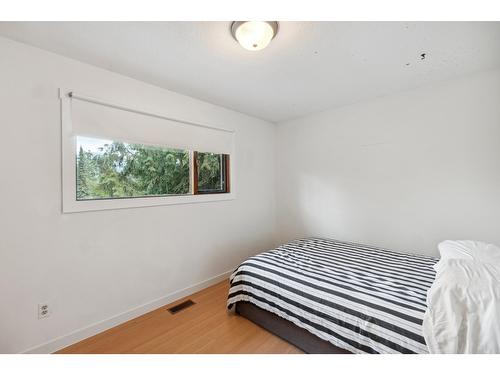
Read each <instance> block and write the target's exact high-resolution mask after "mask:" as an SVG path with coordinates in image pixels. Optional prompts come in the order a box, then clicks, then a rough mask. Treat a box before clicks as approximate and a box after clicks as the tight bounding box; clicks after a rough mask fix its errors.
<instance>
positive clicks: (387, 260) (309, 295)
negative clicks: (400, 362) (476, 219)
mask: <svg viewBox="0 0 500 375" xmlns="http://www.w3.org/2000/svg"><path fill="white" fill-rule="evenodd" d="M437 261H438V259H437V258H432V257H428V256H423V255H414V254H403V253H399V252H395V251H390V250H385V249H381V248H377V247H373V246H367V245H360V244H355V243H349V242H341V241H336V240H330V239H323V238H307V239H301V240H296V241H293V242H290V243H287V244H285V245H282V246H280V247H278V248H277V249H275V250H271V251H268V252H265V253H262V254H259V255H257V256H254V257H251V258H249V259H248V260H246V261H245V262H243V263H242V264H241V265H240V266H239V267H238V269H237V270H236V271H235V272H234V273H233V274H232V275H231V278H230V281H231V286H230V290H229V297H228V301H227V303H228V308H231V307H232V306H233V305H234V304H235V303H236V302H239V301H246V302H250V303H253V304H255V305H257V306H258V307H260V308H262V309H264V310H268V311H270V312H272V313H274V314H276V315H278V316H280V317H282V318H284V319H287V320H289V321H291V322H293V323H294V324H296V325H297V326H299V327H302V328H305V329H306V330H308V331H309V332H311V333H313V334H314V335H316V336H318V337H320V338H322V339H324V340H327V341H329V342H331V343H332V344H333V345H335V346H337V347H339V348H342V349H346V350H349V351H351V352H353V353H427V352H428V350H427V346H426V344H425V340H424V338H423V336H422V318H423V315H424V312H425V309H426V293H427V290H428V289H429V288H430V286H431V284H432V282H433V280H434V275H435V272H434V269H433V268H432V266H433V265H434V264H435V263H436V262H437Z"/></svg>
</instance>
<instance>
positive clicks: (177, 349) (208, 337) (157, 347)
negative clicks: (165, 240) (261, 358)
mask: <svg viewBox="0 0 500 375" xmlns="http://www.w3.org/2000/svg"><path fill="white" fill-rule="evenodd" d="M228 287H229V284H228V282H227V281H223V282H221V283H219V284H216V285H214V286H212V287H210V288H207V289H204V290H202V291H200V292H198V293H195V294H193V295H191V296H189V297H186V298H183V299H182V300H179V301H177V302H174V303H172V304H170V305H167V306H164V307H161V308H159V309H157V310H154V311H152V312H150V313H148V314H145V315H142V316H140V317H138V318H135V319H132V320H130V321H128V322H126V323H123V324H121V325H119V326H117V327H114V328H111V329H109V330H107V331H105V332H102V333H100V334H98V335H96V336H93V337H90V338H88V339H86V340H83V341H80V342H78V343H76V344H74V345H71V346H68V347H67V348H64V349H62V350H60V351H59V352H58V353H71V354H75V353H218V354H225V353H228V354H229V353H275V354H276V353H282V354H285V353H302V352H301V351H300V350H299V349H298V348H296V347H295V346H293V345H291V344H289V343H287V342H286V341H284V340H282V339H280V338H278V337H277V336H274V335H273V334H271V333H269V332H267V331H266V330H264V329H263V328H260V327H259V326H257V325H256V324H254V323H252V322H250V321H249V320H247V319H245V318H243V317H241V316H239V315H236V314H234V313H230V312H228V310H227V308H226V298H227V291H228ZM186 299H192V300H193V301H194V302H195V303H196V304H195V305H193V306H190V307H188V308H187V309H185V310H183V311H180V312H178V313H176V314H171V313H170V312H169V311H168V310H167V308H168V307H171V306H173V305H177V304H178V303H179V302H182V301H184V300H186Z"/></svg>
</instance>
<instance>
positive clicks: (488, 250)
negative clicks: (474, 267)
mask: <svg viewBox="0 0 500 375" xmlns="http://www.w3.org/2000/svg"><path fill="white" fill-rule="evenodd" d="M438 248H439V253H440V254H441V259H442V260H448V259H466V260H471V261H477V262H483V263H494V264H498V265H500V248H499V247H497V246H495V245H493V244H488V243H485V242H480V241H470V240H466V241H451V240H447V241H443V242H441V243H440V244H439V245H438Z"/></svg>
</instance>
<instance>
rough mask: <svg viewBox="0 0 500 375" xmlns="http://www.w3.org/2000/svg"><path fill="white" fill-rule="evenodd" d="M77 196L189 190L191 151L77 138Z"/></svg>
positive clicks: (177, 192)
mask: <svg viewBox="0 0 500 375" xmlns="http://www.w3.org/2000/svg"><path fill="white" fill-rule="evenodd" d="M76 143H77V146H76V147H77V149H76V199H77V200H87V199H109V198H132V197H145V196H158V195H172V194H175V195H178V194H189V193H190V186H189V184H190V178H189V167H190V163H189V152H188V151H184V150H173V149H168V148H162V147H153V146H145V145H140V144H130V143H123V142H113V141H108V140H103V139H96V138H87V137H77V142H76Z"/></svg>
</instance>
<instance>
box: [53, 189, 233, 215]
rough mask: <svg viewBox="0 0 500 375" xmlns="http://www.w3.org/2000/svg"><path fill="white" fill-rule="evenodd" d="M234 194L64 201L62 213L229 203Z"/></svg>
mask: <svg viewBox="0 0 500 375" xmlns="http://www.w3.org/2000/svg"><path fill="white" fill-rule="evenodd" d="M235 198H236V197H235V194H234V193H218V194H199V195H174V196H165V197H141V198H120V199H102V200H87V201H77V200H69V199H68V200H67V201H66V200H65V201H64V202H63V213H72V212H85V211H102V210H119V209H125V208H138V207H153V206H167V205H174V204H193V203H207V202H219V201H229V200H233V199H235Z"/></svg>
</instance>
